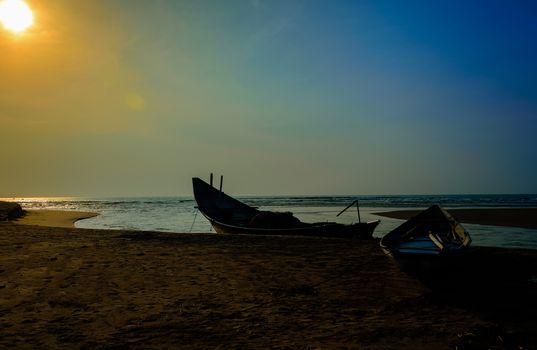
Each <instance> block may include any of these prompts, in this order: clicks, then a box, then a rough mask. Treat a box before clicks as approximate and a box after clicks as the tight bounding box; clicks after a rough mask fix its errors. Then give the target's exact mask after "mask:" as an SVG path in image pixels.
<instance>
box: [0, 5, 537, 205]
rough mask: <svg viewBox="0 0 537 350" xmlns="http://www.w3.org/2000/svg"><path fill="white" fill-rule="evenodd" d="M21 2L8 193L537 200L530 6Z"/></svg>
mask: <svg viewBox="0 0 537 350" xmlns="http://www.w3.org/2000/svg"><path fill="white" fill-rule="evenodd" d="M26 3H27V4H28V5H29V6H30V8H31V9H32V11H33V14H34V24H33V25H32V26H31V27H30V28H29V29H28V30H26V31H24V32H22V33H20V34H14V33H12V32H10V31H8V30H6V29H5V28H3V27H2V26H1V25H0V159H2V161H1V162H2V167H1V169H0V197H22V196H93V197H117V196H162V195H164V196H176V195H191V194H192V189H191V180H190V179H191V178H192V177H194V176H199V177H202V178H208V175H209V173H210V172H214V173H215V176H219V175H220V174H223V175H224V190H225V191H226V192H228V193H230V194H238V195H291V194H292V195H323V194H326V195H337V194H342V195H360V194H462V193H537V181H535V175H536V174H537V5H536V3H535V2H533V1H522V0H520V1H516V0H514V1H494V0H489V1H452V0H451V1H374V0H364V1H337V0H334V1H316V0H312V1H306V0H303V1H295V0H285V1H278V0H274V1H268V0H242V1H204V0H192V1H179V0H174V1H171V0H170V1H164V0H153V1H147V0H92V1H87V0H49V1H39V0H27V1H26Z"/></svg>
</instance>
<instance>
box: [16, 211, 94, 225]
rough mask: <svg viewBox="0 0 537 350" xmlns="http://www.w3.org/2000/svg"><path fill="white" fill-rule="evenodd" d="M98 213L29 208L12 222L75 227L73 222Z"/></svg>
mask: <svg viewBox="0 0 537 350" xmlns="http://www.w3.org/2000/svg"><path fill="white" fill-rule="evenodd" d="M98 215H99V214H98V213H93V212H85V211H67V210H48V209H29V210H24V215H23V216H21V217H19V218H17V219H14V220H12V222H13V223H15V224H17V225H32V226H44V227H63V228H75V222H77V221H79V220H84V219H89V218H92V217H95V216H98Z"/></svg>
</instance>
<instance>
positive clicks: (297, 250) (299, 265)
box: [0, 222, 537, 350]
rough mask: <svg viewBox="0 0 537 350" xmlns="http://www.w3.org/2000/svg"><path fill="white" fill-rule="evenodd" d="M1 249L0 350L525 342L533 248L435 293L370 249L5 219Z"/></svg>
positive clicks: (495, 259) (482, 252)
mask: <svg viewBox="0 0 537 350" xmlns="http://www.w3.org/2000/svg"><path fill="white" fill-rule="evenodd" d="M0 245H2V247H3V253H2V255H0V265H1V270H0V307H1V309H0V311H1V312H2V331H1V333H2V337H0V338H1V339H0V347H6V348H18V347H34V348H71V347H80V348H96V349H102V348H110V347H117V348H150V349H166V348H186V349H199V348H215V347H218V346H224V347H230V348H257V349H261V348H313V347H316V348H338V347H344V348H349V347H351V348H367V349H386V348H397V349H408V350H410V349H431V348H434V349H446V350H447V349H453V348H455V347H456V346H458V347H459V348H466V347H467V346H468V347H469V346H470V345H471V344H480V345H482V347H483V348H489V347H490V348H498V349H504V348H511V344H514V345H517V346H518V345H520V346H522V347H523V348H525V349H526V348H528V349H532V348H535V346H536V345H537V336H536V335H535V334H534V330H535V328H536V327H537V320H535V318H534V317H533V316H534V315H535V313H536V312H537V298H536V296H537V282H535V281H533V279H535V276H534V274H535V271H534V270H533V269H532V266H535V264H537V251H527V250H520V249H502V248H476V249H474V250H473V251H472V252H473V253H472V255H470V256H468V257H467V258H465V264H464V266H467V267H468V269H469V271H468V272H467V273H463V272H465V269H456V271H454V272H453V273H456V279H455V281H456V282H457V283H448V282H446V281H447V280H448V279H446V278H447V277H448V276H446V275H445V274H443V275H442V279H441V282H442V283H440V285H439V286H438V285H435V284H434V283H427V282H426V281H422V280H421V279H420V278H418V277H416V276H413V275H411V274H409V273H407V272H405V271H402V270H400V268H399V266H398V265H397V264H396V263H395V261H393V260H392V259H391V258H389V257H387V256H385V255H384V254H383V253H382V251H381V249H380V248H379V246H378V240H376V239H373V240H366V241H360V240H344V239H323V238H307V237H278V236H248V235H218V234H181V233H159V232H143V231H115V230H91V229H72V228H71V229H68V228H52V227H41V226H27V225H18V224H15V223H13V222H5V223H0ZM476 272H478V273H476ZM479 272H481V273H479ZM461 273H462V275H461ZM528 274H529V275H528ZM531 274H533V275H531ZM484 286H485V287H486V288H485V287H484ZM498 300H503V302H502V303H498V302H497V301H498ZM446 325H449V327H446ZM498 339H501V341H502V343H499V340H498ZM503 342H505V343H503ZM513 347H515V346H513Z"/></svg>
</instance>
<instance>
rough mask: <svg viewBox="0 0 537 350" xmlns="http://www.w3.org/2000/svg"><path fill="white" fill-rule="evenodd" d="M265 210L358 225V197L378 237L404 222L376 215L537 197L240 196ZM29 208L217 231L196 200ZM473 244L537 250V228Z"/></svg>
mask: <svg viewBox="0 0 537 350" xmlns="http://www.w3.org/2000/svg"><path fill="white" fill-rule="evenodd" d="M238 198H239V199H240V200H242V201H244V202H246V203H248V204H250V205H252V206H256V207H258V208H259V209H261V210H275V211H290V212H293V213H294V214H295V216H297V217H298V218H299V219H301V220H303V221H306V222H324V221H326V222H341V223H352V222H357V221H358V214H357V210H356V208H350V209H349V210H347V211H346V212H345V213H343V214H342V215H341V216H339V217H336V215H337V214H338V213H339V212H340V211H341V210H342V209H344V208H345V207H346V206H347V205H348V204H350V203H351V202H352V201H354V200H355V199H358V200H359V203H360V219H361V221H371V220H379V219H380V220H381V223H380V225H379V226H378V227H377V229H376V231H375V234H374V236H375V237H382V236H383V235H385V234H386V233H388V232H389V231H391V230H392V229H394V228H395V227H397V226H398V225H400V224H401V223H402V222H403V221H402V220H397V219H390V218H385V217H380V216H377V215H375V213H376V212H381V211H389V210H398V209H417V208H418V209H419V208H423V209H424V208H427V207H429V206H430V205H432V204H439V205H441V206H443V207H445V208H448V210H449V208H506V207H508V208H517V207H537V195H444V196H442V195H434V196H431V195H423V196H309V197H299V196H288V197H285V196H277V197H238ZM11 200H15V201H17V202H19V203H20V204H21V205H22V207H23V208H24V209H55V210H76V211H91V212H96V213H99V214H100V215H99V216H96V217H94V218H90V219H86V220H81V221H78V222H77V223H76V224H75V225H76V227H79V228H95V229H127V230H144V231H164V232H187V233H188V232H191V233H197V232H213V231H212V228H211V225H210V224H209V222H208V221H207V220H206V219H205V218H204V217H203V215H201V214H200V213H198V212H197V209H196V208H195V206H196V203H195V201H194V200H193V198H192V197H151V198H16V199H11ZM464 227H465V228H466V230H467V231H468V232H469V233H470V235H471V237H472V240H473V245H479V246H499V247H511V248H530V249H537V230H530V229H523V228H508V227H496V226H485V225H471V224H465V225H464Z"/></svg>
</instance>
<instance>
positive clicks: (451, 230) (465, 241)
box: [380, 205, 472, 258]
mask: <svg viewBox="0 0 537 350" xmlns="http://www.w3.org/2000/svg"><path fill="white" fill-rule="evenodd" d="M471 242H472V239H471V238H470V235H469V234H468V232H466V230H465V229H464V228H463V227H462V225H461V224H460V223H458V222H457V221H456V220H455V219H454V218H453V216H451V215H450V214H449V213H448V212H447V211H446V210H444V209H442V208H441V207H439V206H438V205H433V206H431V207H429V208H428V209H426V210H424V211H422V212H421V213H419V214H418V215H416V216H414V217H412V218H410V219H409V220H408V221H406V222H404V223H403V224H402V225H400V226H399V227H397V228H395V229H394V230H393V231H391V232H389V233H388V234H386V235H385V236H384V237H383V238H382V239H381V240H380V246H381V248H382V250H383V251H384V252H385V253H386V254H389V255H392V256H394V257H418V258H419V257H423V256H438V255H445V254H446V253H448V252H454V251H458V250H461V249H464V248H467V247H469V246H470V243H471Z"/></svg>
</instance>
